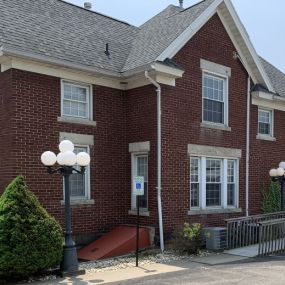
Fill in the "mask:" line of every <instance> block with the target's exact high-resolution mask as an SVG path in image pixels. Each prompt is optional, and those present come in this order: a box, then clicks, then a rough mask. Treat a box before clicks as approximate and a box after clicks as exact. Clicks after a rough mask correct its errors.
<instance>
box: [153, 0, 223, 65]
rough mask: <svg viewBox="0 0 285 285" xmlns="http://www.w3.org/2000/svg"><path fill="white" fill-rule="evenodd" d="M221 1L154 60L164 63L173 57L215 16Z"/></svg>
mask: <svg viewBox="0 0 285 285" xmlns="http://www.w3.org/2000/svg"><path fill="white" fill-rule="evenodd" d="M222 2H223V0H215V1H214V2H213V3H212V4H211V5H210V6H209V7H208V8H207V9H206V10H205V11H204V12H203V13H202V14H201V15H200V16H199V17H198V18H197V19H196V20H195V21H194V22H193V23H192V24H191V25H190V26H189V27H188V28H186V29H185V30H184V32H182V33H181V34H180V35H179V36H178V37H177V38H176V39H175V40H174V41H173V42H172V43H171V44H170V45H169V46H168V47H167V48H166V49H165V50H164V51H163V52H162V53H161V54H160V55H159V56H158V57H157V59H156V60H158V61H164V60H165V59H166V58H173V56H174V55H175V54H176V53H177V52H178V51H179V50H180V49H181V48H182V47H183V46H184V45H185V44H186V43H187V42H188V41H189V40H190V39H191V38H192V37H193V36H194V35H195V34H196V33H197V32H198V30H199V29H200V28H201V27H202V26H203V25H204V24H205V23H206V22H207V21H208V20H209V19H210V18H211V17H212V16H213V15H214V14H215V12H216V8H217V7H218V6H219V5H220V4H221V3H222Z"/></svg>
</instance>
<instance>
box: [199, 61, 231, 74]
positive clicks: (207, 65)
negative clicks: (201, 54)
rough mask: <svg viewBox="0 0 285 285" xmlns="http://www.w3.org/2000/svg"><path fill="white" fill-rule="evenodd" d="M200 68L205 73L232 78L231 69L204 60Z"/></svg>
mask: <svg viewBox="0 0 285 285" xmlns="http://www.w3.org/2000/svg"><path fill="white" fill-rule="evenodd" d="M200 68H201V69H202V70H203V71H206V72H210V73H213V74H218V75H219V76H222V77H225V78H227V77H231V76H232V69H231V68H230V67H227V66H224V65H221V64H218V63H215V62H211V61H208V60H205V59H202V58H201V59H200Z"/></svg>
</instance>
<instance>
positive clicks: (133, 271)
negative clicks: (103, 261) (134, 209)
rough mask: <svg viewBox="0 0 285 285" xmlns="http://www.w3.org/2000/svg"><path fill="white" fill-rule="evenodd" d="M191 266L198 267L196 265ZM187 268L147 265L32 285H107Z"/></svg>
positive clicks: (183, 266) (183, 265) (174, 265)
mask: <svg viewBox="0 0 285 285" xmlns="http://www.w3.org/2000/svg"><path fill="white" fill-rule="evenodd" d="M193 266H199V265H198V264H196V265H195V263H193ZM188 268H189V262H183V263H180V262H175V264H173V265H171V264H159V263H154V264H147V265H143V266H139V267H135V266H134V267H129V268H125V269H118V270H110V271H103V272H94V273H88V274H85V275H81V276H77V277H72V278H65V279H63V278H59V279H56V280H50V281H44V282H35V283H32V284H33V285H56V284H61V285H69V284H77V285H87V284H93V285H94V284H107V283H113V282H120V281H126V280H130V279H137V278H144V277H149V276H152V275H158V274H164V273H173V272H180V271H183V270H187V269H188Z"/></svg>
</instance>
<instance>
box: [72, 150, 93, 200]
mask: <svg viewBox="0 0 285 285" xmlns="http://www.w3.org/2000/svg"><path fill="white" fill-rule="evenodd" d="M79 152H87V153H89V148H88V147H87V146H86V147H84V146H75V147H74V153H76V154H77V153H79ZM75 168H76V169H77V170H80V167H79V166H78V165H76V166H75ZM69 182H70V197H71V198H89V197H88V196H89V167H87V168H86V171H85V173H84V174H83V175H82V174H80V173H73V174H72V175H70V179H69Z"/></svg>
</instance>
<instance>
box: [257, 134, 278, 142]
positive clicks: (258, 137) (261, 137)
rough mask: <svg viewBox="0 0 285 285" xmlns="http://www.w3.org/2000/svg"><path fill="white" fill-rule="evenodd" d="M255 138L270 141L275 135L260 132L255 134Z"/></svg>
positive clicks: (272, 140) (274, 139) (273, 140)
mask: <svg viewBox="0 0 285 285" xmlns="http://www.w3.org/2000/svg"><path fill="white" fill-rule="evenodd" d="M256 139H257V140H264V141H271V142H275V141H276V138H275V137H272V136H269V135H261V134H258V135H257V136H256Z"/></svg>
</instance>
